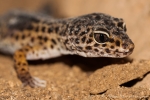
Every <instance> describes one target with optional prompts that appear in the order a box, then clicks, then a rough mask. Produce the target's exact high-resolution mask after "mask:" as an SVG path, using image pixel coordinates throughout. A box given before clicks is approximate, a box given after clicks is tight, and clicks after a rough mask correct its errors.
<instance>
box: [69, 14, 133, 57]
mask: <svg viewBox="0 0 150 100" xmlns="http://www.w3.org/2000/svg"><path fill="white" fill-rule="evenodd" d="M72 25H73V30H72V32H71V33H74V36H73V37H71V38H73V41H72V43H73V44H74V46H75V48H76V50H75V51H76V54H78V55H81V56H86V57H115V58H122V57H126V56H128V55H130V54H131V53H132V52H133V49H134V43H133V42H132V41H131V39H130V38H129V37H128V35H127V34H126V31H127V29H126V24H125V23H124V21H123V19H121V18H115V17H111V16H109V15H106V14H102V13H93V14H88V15H84V16H81V17H78V18H76V19H74V20H73V21H72V23H71V24H70V26H72ZM70 29H71V28H70Z"/></svg>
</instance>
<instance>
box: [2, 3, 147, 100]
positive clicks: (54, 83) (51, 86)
mask: <svg viewBox="0 0 150 100" xmlns="http://www.w3.org/2000/svg"><path fill="white" fill-rule="evenodd" d="M45 3H47V4H48V3H49V5H51V9H52V13H53V14H54V15H55V16H56V17H73V16H78V15H82V14H87V13H91V12H103V13H107V14H110V15H113V16H116V17H121V18H123V19H124V20H125V22H126V24H127V29H128V35H129V36H130V37H131V39H132V40H133V42H134V43H135V50H134V52H133V54H132V55H130V56H129V57H128V58H124V59H112V58H83V57H79V56H62V57H59V58H55V59H50V60H46V61H41V60H39V61H30V62H29V64H30V71H31V73H32V75H34V76H37V77H39V78H41V79H44V80H46V81H47V87H46V88H30V87H22V85H21V82H20V81H19V80H18V79H17V77H16V73H15V71H14V69H13V61H12V57H9V56H5V55H2V54H1V55H0V70H1V72H0V100H112V99H113V100H150V74H149V73H150V39H149V37H150V33H149V30H150V29H149V28H150V1H149V0H130V1H129V0H113V1H110V0H93V1H91V0H82V1H81V0H55V1H54V0H45V1H42V0H32V1H31V0H24V1H21V0H5V1H2V0H1V1H0V8H1V9H0V14H3V13H4V12H7V11H8V10H11V9H15V8H19V9H25V10H29V11H36V10H38V9H39V8H40V7H41V5H43V4H45Z"/></svg>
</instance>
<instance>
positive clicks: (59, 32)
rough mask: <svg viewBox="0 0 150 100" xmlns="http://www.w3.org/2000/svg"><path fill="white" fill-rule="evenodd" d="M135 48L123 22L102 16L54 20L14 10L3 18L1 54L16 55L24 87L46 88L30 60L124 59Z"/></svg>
mask: <svg viewBox="0 0 150 100" xmlns="http://www.w3.org/2000/svg"><path fill="white" fill-rule="evenodd" d="M133 49H134V44H133V42H132V41H131V39H130V38H129V37H128V35H127V34H126V26H125V23H124V21H123V19H121V18H115V17H112V16H109V15H106V14H103V13H92V14H87V15H83V16H79V17H76V18H69V19H53V18H51V17H49V16H42V15H40V14H30V13H25V12H20V11H11V12H9V13H7V14H6V15H4V16H1V17H0V52H3V53H7V54H8V53H9V54H11V55H13V56H14V68H15V70H16V73H17V76H18V78H19V79H20V80H21V81H22V82H23V84H24V85H25V86H26V85H29V86H31V87H45V86H46V83H45V81H43V80H40V79H38V78H35V77H32V75H30V72H29V68H28V63H27V60H37V59H49V58H54V57H58V56H61V55H66V54H76V55H80V56H84V57H114V58H121V57H126V56H128V55H130V54H131V53H132V52H133Z"/></svg>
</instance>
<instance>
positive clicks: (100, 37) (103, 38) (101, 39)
mask: <svg viewBox="0 0 150 100" xmlns="http://www.w3.org/2000/svg"><path fill="white" fill-rule="evenodd" d="M99 40H100V41H101V42H102V43H103V42H105V36H104V34H100V36H99Z"/></svg>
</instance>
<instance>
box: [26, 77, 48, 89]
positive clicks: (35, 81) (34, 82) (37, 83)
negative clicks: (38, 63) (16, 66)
mask: <svg viewBox="0 0 150 100" xmlns="http://www.w3.org/2000/svg"><path fill="white" fill-rule="evenodd" d="M27 85H29V86H30V87H32V88H35V87H46V81H44V80H41V79H39V78H37V77H32V78H30V79H28V80H26V81H23V86H27Z"/></svg>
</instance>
